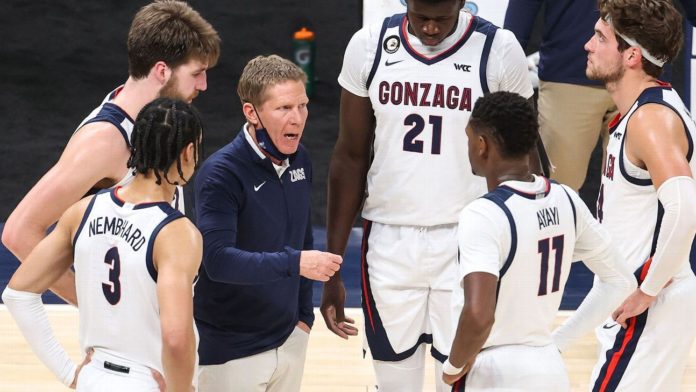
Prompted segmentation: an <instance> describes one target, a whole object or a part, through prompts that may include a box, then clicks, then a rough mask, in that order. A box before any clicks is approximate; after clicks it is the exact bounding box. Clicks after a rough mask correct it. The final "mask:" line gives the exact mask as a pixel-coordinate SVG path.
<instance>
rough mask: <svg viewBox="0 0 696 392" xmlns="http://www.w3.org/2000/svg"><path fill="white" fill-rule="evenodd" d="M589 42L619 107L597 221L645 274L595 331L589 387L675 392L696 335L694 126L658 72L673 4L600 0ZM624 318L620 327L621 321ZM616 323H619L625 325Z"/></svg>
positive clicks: (598, 75)
mask: <svg viewBox="0 0 696 392" xmlns="http://www.w3.org/2000/svg"><path fill="white" fill-rule="evenodd" d="M599 12H600V19H599V20H598V21H597V23H596V24H595V34H594V36H593V37H592V38H591V39H590V40H589V41H588V42H587V44H585V50H587V52H588V56H587V57H588V61H587V75H588V77H590V78H591V79H596V80H601V81H603V82H604V83H605V85H606V87H607V90H608V91H609V93H610V94H611V96H612V99H613V100H614V102H615V103H616V105H617V107H618V108H619V112H620V113H621V116H620V117H617V118H616V120H615V121H614V122H613V124H612V127H611V128H610V132H611V134H610V138H609V140H610V141H609V145H608V146H607V159H606V164H605V166H604V168H603V170H602V183H601V187H600V190H599V198H598V200H597V218H598V220H599V221H600V222H601V223H602V225H603V226H604V227H606V228H607V230H608V231H609V233H610V234H611V236H612V238H613V239H614V241H615V244H616V246H617V247H618V249H619V251H620V253H621V260H623V261H624V262H625V263H626V264H627V265H628V266H629V267H630V268H631V269H632V270H635V271H636V272H635V274H636V276H637V277H638V279H639V285H640V287H639V288H638V289H637V290H635V291H634V292H633V293H632V294H631V295H630V296H628V298H627V299H626V300H625V301H624V303H623V304H621V306H619V307H618V309H616V311H615V312H614V313H613V318H614V320H615V321H616V322H614V321H613V320H609V321H608V322H607V323H606V324H605V325H604V326H603V327H600V328H597V334H598V338H599V341H600V344H601V350H600V353H599V360H598V362H597V365H596V366H595V368H594V371H593V373H592V390H593V391H635V390H649V391H660V392H664V391H677V390H679V389H680V384H681V378H682V376H683V374H684V369H685V366H686V360H687V357H688V354H689V351H690V349H691V345H692V343H693V340H694V336H695V335H696V277H694V274H693V272H692V271H691V268H690V266H689V260H688V259H689V251H690V248H691V244H692V242H693V239H694V234H695V233H696V184H695V182H694V173H696V159H695V158H694V156H693V155H694V137H695V136H696V126H695V125H694V121H693V119H692V118H691V116H690V114H689V112H688V110H687V109H686V107H685V106H684V103H683V102H682V100H681V98H680V97H679V95H678V94H677V92H676V91H674V89H673V88H672V87H671V86H670V85H668V84H666V83H663V82H661V81H659V80H658V79H657V78H658V76H659V75H660V73H661V72H662V68H663V66H664V64H666V63H668V62H670V61H671V60H673V59H674V58H675V56H676V55H677V53H678V52H679V49H680V47H681V45H682V40H683V36H682V35H683V30H682V20H683V19H682V16H681V15H680V14H679V12H678V11H677V10H676V9H675V8H674V6H673V4H672V2H671V1H670V0H601V1H600V2H599ZM616 324H618V325H616ZM619 325H620V326H619Z"/></svg>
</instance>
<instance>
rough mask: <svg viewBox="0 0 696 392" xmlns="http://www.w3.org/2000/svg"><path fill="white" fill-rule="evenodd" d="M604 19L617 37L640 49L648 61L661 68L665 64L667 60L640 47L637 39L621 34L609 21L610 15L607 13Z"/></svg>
mask: <svg viewBox="0 0 696 392" xmlns="http://www.w3.org/2000/svg"><path fill="white" fill-rule="evenodd" d="M604 20H605V21H606V22H607V23H608V24H609V26H611V28H612V29H613V30H614V34H616V35H618V36H619V37H621V38H623V40H624V41H626V43H627V44H629V45H630V46H634V47H636V48H638V49H640V53H641V54H642V55H643V57H645V59H646V60H648V61H650V62H651V63H653V64H655V65H657V66H658V67H660V68H661V67H662V66H663V65H665V63H666V62H667V60H661V59H658V58H657V57H655V56H653V55H652V54H651V53H650V52H648V50H647V49H645V48H644V47H642V46H641V45H640V44H639V43H638V41H636V40H634V39H633V38H631V37H628V36H626V35H624V34H621V33H620V32H619V31H618V30H616V26H614V24H613V23H612V22H611V17H609V15H607V16H606V17H605V18H604Z"/></svg>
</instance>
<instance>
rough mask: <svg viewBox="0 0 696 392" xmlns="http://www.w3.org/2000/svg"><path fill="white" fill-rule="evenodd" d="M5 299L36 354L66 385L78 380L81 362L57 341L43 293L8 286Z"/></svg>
mask: <svg viewBox="0 0 696 392" xmlns="http://www.w3.org/2000/svg"><path fill="white" fill-rule="evenodd" d="M2 301H3V302H4V303H5V305H6V306H7V310H8V311H9V312H10V314H11V315H12V317H13V318H14V319H15V321H16V322H17V326H19V329H20V330H21V331H22V335H24V338H25V339H26V340H27V342H28V343H29V346H31V349H32V351H34V354H36V356H37V357H39V359H40V360H41V362H43V364H44V365H46V367H47V368H48V369H49V370H51V372H53V374H55V375H56V377H57V378H58V379H59V380H60V381H61V382H62V383H63V385H65V386H70V384H72V382H73V380H74V379H75V371H76V370H77V365H76V364H75V363H74V362H73V361H72V360H71V359H70V357H69V356H68V353H67V352H65V349H64V348H63V347H62V346H61V345H60V343H59V342H58V340H56V337H55V335H54V334H53V330H52V329H51V324H50V323H49V321H48V316H47V315H46V309H45V308H44V306H43V303H42V302H41V294H36V293H30V292H27V291H17V290H13V289H11V288H9V287H6V288H5V291H3V293H2Z"/></svg>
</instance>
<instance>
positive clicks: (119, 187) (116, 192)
mask: <svg viewBox="0 0 696 392" xmlns="http://www.w3.org/2000/svg"><path fill="white" fill-rule="evenodd" d="M120 190H121V185H119V186H117V187H115V188H114V197H115V198H116V199H118V201H120V202H121V204H125V203H126V201H125V200H123V198H122V197H121V196H119V195H118V191H120Z"/></svg>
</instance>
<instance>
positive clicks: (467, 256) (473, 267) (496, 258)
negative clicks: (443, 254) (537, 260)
mask: <svg viewBox="0 0 696 392" xmlns="http://www.w3.org/2000/svg"><path fill="white" fill-rule="evenodd" d="M487 207H492V208H487ZM498 210H500V208H499V207H498V206H495V205H494V204H493V203H491V202H490V201H488V200H485V199H478V200H474V201H473V202H472V203H471V204H469V205H468V206H467V207H466V208H464V210H463V211H462V213H461V214H460V215H459V227H458V230H457V242H458V244H459V274H458V284H461V283H462V279H464V277H465V276H466V275H468V274H470V273H473V272H487V273H489V274H492V275H495V276H499V274H500V266H501V261H502V259H503V256H507V253H506V252H504V248H506V249H507V250H508V251H509V247H510V245H509V244H510V234H509V231H510V230H509V224H507V217H505V215H504V214H503V212H502V210H500V211H498ZM498 212H499V215H498ZM494 217H497V218H500V219H495V218H494ZM501 222H504V223H506V224H507V225H506V226H507V232H508V233H507V234H506V233H505V229H504V228H503V226H505V225H501ZM506 244H507V245H506Z"/></svg>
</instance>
